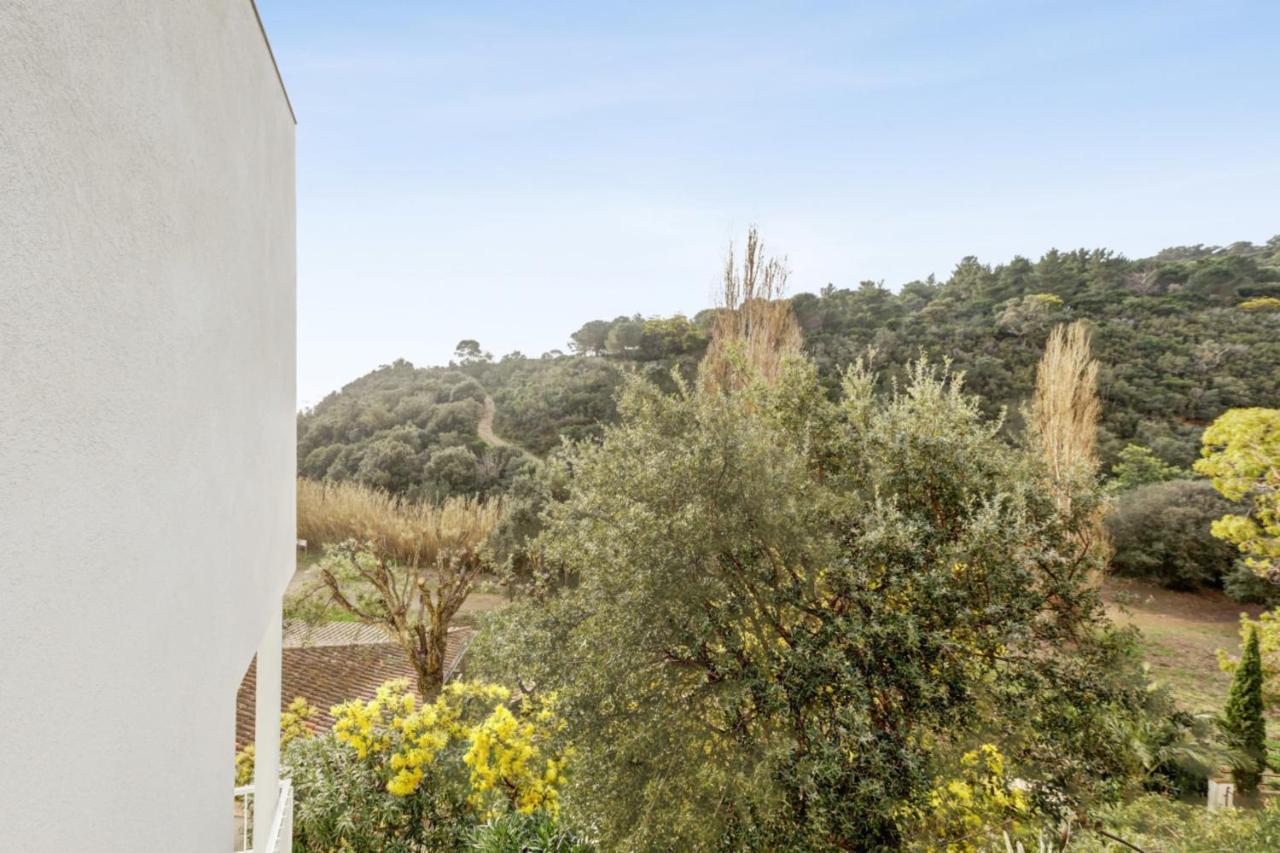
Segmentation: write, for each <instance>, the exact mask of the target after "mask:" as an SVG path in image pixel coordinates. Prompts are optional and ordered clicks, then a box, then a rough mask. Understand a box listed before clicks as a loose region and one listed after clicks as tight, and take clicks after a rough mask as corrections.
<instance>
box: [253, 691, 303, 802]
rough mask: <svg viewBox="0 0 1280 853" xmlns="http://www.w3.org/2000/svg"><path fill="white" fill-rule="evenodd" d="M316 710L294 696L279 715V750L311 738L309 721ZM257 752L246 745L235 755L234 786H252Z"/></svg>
mask: <svg viewBox="0 0 1280 853" xmlns="http://www.w3.org/2000/svg"><path fill="white" fill-rule="evenodd" d="M315 716H316V709H315V707H314V706H312V705H311V703H310V702H308V701H307V700H306V699H305V698H303V697H302V696H295V697H294V699H293V701H292V702H290V703H289V707H288V708H285V709H284V711H282V712H281V714H280V749H281V750H282V751H283V750H284V749H285V747H287V746H288V745H289V744H291V743H293V742H294V741H295V740H299V739H302V738H309V737H311V734H312V732H311V725H312V723H311V721H312V720H313V719H315ZM256 752H257V750H256V749H255V748H254V745H253V744H251V743H250V744H246V745H245V746H244V747H243V748H241V750H240V751H239V752H237V753H236V784H237V785H251V784H253V768H254V757H255V753H256Z"/></svg>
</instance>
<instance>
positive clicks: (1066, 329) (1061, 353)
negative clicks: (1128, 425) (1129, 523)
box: [1030, 320, 1110, 557]
mask: <svg viewBox="0 0 1280 853" xmlns="http://www.w3.org/2000/svg"><path fill="white" fill-rule="evenodd" d="M1101 414H1102V405H1101V403H1099V401H1098V362H1097V360H1095V359H1094V357H1093V354H1092V347H1091V341H1090V334H1089V329H1088V327H1087V326H1086V325H1085V324H1084V323H1083V322H1082V321H1080V320H1077V321H1076V322H1074V323H1071V324H1069V325H1067V324H1062V325H1058V326H1056V327H1055V328H1054V330H1053V331H1052V332H1051V333H1050V335H1049V340H1048V342H1047V343H1046V344H1045V348H1044V355H1043V356H1042V357H1041V358H1040V364H1039V366H1038V367H1037V369H1036V389H1035V395H1034V396H1033V397H1032V400H1031V424H1030V425H1031V432H1032V435H1033V437H1034V440H1035V442H1036V443H1037V445H1038V446H1039V448H1040V451H1041V453H1042V454H1043V456H1044V460H1045V463H1046V465H1047V466H1048V471H1049V479H1050V487H1051V488H1052V489H1053V492H1054V497H1055V500H1056V501H1057V503H1058V508H1059V509H1060V510H1062V512H1063V513H1064V514H1068V515H1070V514H1072V513H1073V512H1075V511H1076V510H1077V509H1078V508H1077V507H1075V506H1073V501H1074V496H1075V495H1077V494H1079V493H1080V492H1081V491H1082V490H1083V491H1089V490H1091V488H1092V485H1093V483H1094V481H1095V479H1096V477H1097V475H1098V452H1097V444H1098V419H1099V417H1100V416H1101ZM1078 531H1079V536H1080V538H1081V540H1082V544H1083V545H1085V546H1086V547H1087V548H1088V549H1089V551H1090V552H1091V553H1093V554H1095V555H1096V556H1099V557H1107V556H1109V555H1110V546H1109V543H1108V541H1107V536H1106V530H1105V528H1104V527H1103V524H1102V512H1101V510H1100V509H1099V510H1097V511H1095V512H1093V513H1092V515H1091V517H1090V518H1088V519H1087V520H1086V521H1085V523H1083V524H1080V525H1079V526H1078Z"/></svg>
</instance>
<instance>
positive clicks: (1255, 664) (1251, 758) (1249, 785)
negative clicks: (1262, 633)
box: [1222, 627, 1267, 792]
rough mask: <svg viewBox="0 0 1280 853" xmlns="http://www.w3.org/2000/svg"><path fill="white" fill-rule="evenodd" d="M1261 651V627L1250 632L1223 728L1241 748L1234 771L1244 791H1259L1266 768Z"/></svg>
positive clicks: (1231, 743) (1237, 784) (1236, 746)
mask: <svg viewBox="0 0 1280 853" xmlns="http://www.w3.org/2000/svg"><path fill="white" fill-rule="evenodd" d="M1262 709H1263V705H1262V654H1261V652H1260V651H1259V648H1258V629H1257V628H1256V627H1255V628H1253V629H1251V630H1250V631H1249V639H1248V640H1247V641H1246V642H1245V645H1244V654H1243V655H1241V657H1240V665H1239V666H1238V667H1237V668H1236V674H1235V677H1234V678H1233V679H1232V680H1231V692H1230V693H1229V694H1227V707H1226V710H1225V712H1224V714H1223V720H1222V728H1223V731H1224V732H1225V733H1226V735H1227V740H1228V742H1229V744H1230V746H1231V747H1233V748H1234V749H1236V750H1238V752H1239V754H1240V759H1241V760H1240V761H1239V762H1238V763H1237V766H1236V767H1235V768H1234V769H1233V770H1232V771H1231V775H1232V776H1233V777H1234V779H1235V783H1236V788H1237V789H1239V790H1240V791H1242V792H1249V791H1253V790H1256V789H1257V787H1258V783H1259V782H1260V781H1261V778H1262V771H1263V769H1265V767H1266V756H1267V742H1266V737H1267V730H1266V723H1265V722H1264V721H1263V719H1262Z"/></svg>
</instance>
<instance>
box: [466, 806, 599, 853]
mask: <svg viewBox="0 0 1280 853" xmlns="http://www.w3.org/2000/svg"><path fill="white" fill-rule="evenodd" d="M470 844H471V846H470V849H471V850H475V851H477V852H478V853H591V851H593V850H595V847H594V846H593V845H591V844H590V843H588V842H586V841H584V840H582V839H581V838H579V837H578V836H577V835H575V834H574V833H572V832H571V831H569V830H568V829H565V828H564V827H563V826H561V825H560V824H559V823H558V822H557V821H556V820H555V819H553V818H551V817H550V816H548V815H545V814H531V815H525V814H507V815H503V816H502V817H501V818H498V819H496V820H491V821H489V822H488V823H485V824H483V825H481V826H478V827H476V828H475V829H474V830H473V831H472V833H471V839H470Z"/></svg>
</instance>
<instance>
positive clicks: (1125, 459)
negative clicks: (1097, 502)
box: [1107, 444, 1186, 493]
mask: <svg viewBox="0 0 1280 853" xmlns="http://www.w3.org/2000/svg"><path fill="white" fill-rule="evenodd" d="M1185 476H1186V472H1185V471H1183V470H1182V469H1181V468H1178V467H1177V466H1175V465H1170V464H1168V463H1167V462H1165V461H1164V460H1163V459H1161V458H1160V457H1159V456H1156V455H1155V454H1154V453H1152V452H1151V448H1149V447H1143V446H1142V445H1140V444H1126V445H1125V446H1124V449H1123V450H1121V451H1120V452H1119V453H1118V454H1117V455H1116V464H1114V465H1112V466H1111V479H1109V480H1108V481H1107V487H1108V488H1109V489H1110V490H1111V491H1113V492H1117V493H1124V492H1128V491H1131V490H1133V489H1136V488H1138V487H1139V486H1149V485H1151V484H1152V483H1164V482H1168V481H1169V480H1177V479H1180V478H1182V477H1185Z"/></svg>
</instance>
